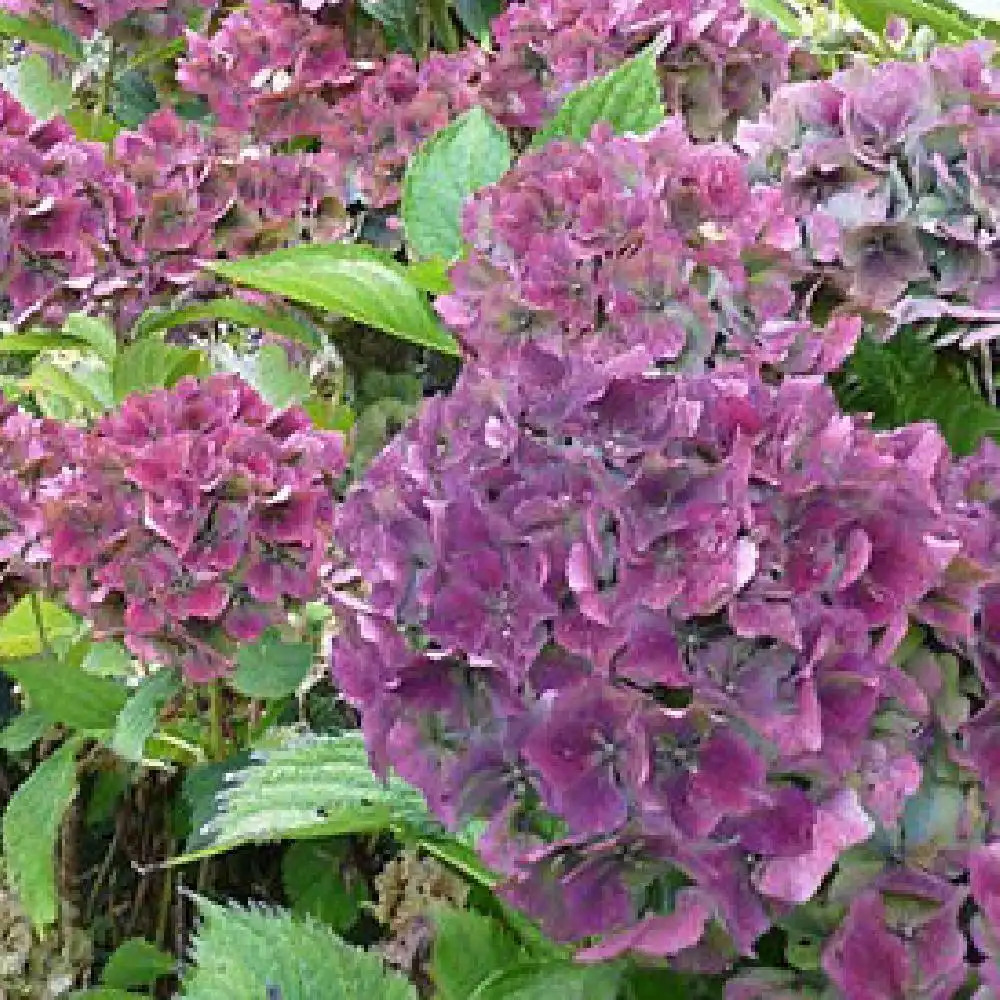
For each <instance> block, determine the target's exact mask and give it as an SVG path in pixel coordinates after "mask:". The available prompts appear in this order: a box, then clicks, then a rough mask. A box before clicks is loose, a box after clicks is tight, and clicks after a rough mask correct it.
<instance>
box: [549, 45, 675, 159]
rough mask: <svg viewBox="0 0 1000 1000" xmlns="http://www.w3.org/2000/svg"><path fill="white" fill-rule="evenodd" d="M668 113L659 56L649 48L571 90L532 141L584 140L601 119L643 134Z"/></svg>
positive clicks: (619, 129) (621, 131)
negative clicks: (662, 91)
mask: <svg viewBox="0 0 1000 1000" xmlns="http://www.w3.org/2000/svg"><path fill="white" fill-rule="evenodd" d="M665 114H666V112H665V111H664V108H663V97H662V93H661V91H660V78H659V76H658V75H657V72H656V56H655V54H654V52H653V51H652V50H647V51H645V52H641V53H640V54H639V55H637V56H634V57H633V58H631V59H629V60H628V61H627V62H624V63H622V64H621V66H618V67H616V68H615V69H613V70H612V71H611V72H610V73H607V74H605V75H604V76H600V77H598V78H597V79H596V80H593V81H591V82H590V83H588V84H586V85H585V86H583V87H580V88H579V89H578V90H574V91H573V93H571V94H569V95H568V96H567V97H566V99H565V100H564V101H563V104H562V107H561V108H560V109H559V110H558V111H557V112H556V114H555V117H554V118H553V119H552V121H550V122H549V123H548V125H546V126H545V128H543V129H542V130H541V131H540V132H538V133H537V134H536V135H535V138H534V140H533V142H532V144H531V145H532V148H537V147H539V146H543V145H544V144H545V143H546V142H549V141H550V140H552V139H572V140H573V141H574V142H583V140H584V139H586V138H587V136H589V135H590V131H591V129H592V128H593V127H594V126H595V125H596V124H597V123H598V122H607V123H608V124H609V125H611V127H612V128H613V129H614V130H615V132H617V133H618V134H619V135H622V134H625V133H627V132H633V133H635V134H637V135H641V134H642V133H644V132H649V131H650V130H651V129H654V128H656V126H657V125H659V124H660V122H662V121H663V119H664V116H665Z"/></svg>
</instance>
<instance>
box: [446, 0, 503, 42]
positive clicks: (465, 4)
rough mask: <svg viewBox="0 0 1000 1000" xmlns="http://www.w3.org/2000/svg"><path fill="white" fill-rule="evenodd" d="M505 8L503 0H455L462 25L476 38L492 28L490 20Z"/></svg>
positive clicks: (456, 10) (456, 11)
mask: <svg viewBox="0 0 1000 1000" xmlns="http://www.w3.org/2000/svg"><path fill="white" fill-rule="evenodd" d="M502 10H503V0H455V13H456V14H458V19H459V20H460V21H461V22H462V27H463V28H465V30H466V31H467V32H468V33H469V34H470V35H472V37H473V38H475V39H481V38H482V37H483V36H484V35H486V34H487V33H488V32H489V30H490V21H492V20H493V18H495V17H496V16H497V14H499V13H500V11H502Z"/></svg>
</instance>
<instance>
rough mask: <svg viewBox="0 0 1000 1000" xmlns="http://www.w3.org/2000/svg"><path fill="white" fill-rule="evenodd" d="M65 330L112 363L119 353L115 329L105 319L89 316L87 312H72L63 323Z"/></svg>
mask: <svg viewBox="0 0 1000 1000" xmlns="http://www.w3.org/2000/svg"><path fill="white" fill-rule="evenodd" d="M63 331H64V332H65V333H67V334H69V336H71V337H73V338H75V339H76V340H78V341H79V342H80V343H81V344H86V345H88V346H89V347H91V348H93V350H94V353H95V354H96V355H97V356H98V357H99V358H102V359H103V360H104V361H107V362H108V364H111V363H112V362H113V361H114V359H115V355H116V354H117V353H118V341H117V340H116V339H115V331H114V330H112V329H111V325H110V324H109V323H108V321H107V320H105V319H100V318H98V317H97V316H87V315H86V314H85V313H70V314H69V316H67V317H66V321H65V322H64V323H63Z"/></svg>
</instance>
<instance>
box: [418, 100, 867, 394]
mask: <svg viewBox="0 0 1000 1000" xmlns="http://www.w3.org/2000/svg"><path fill="white" fill-rule="evenodd" d="M781 206H782V199H781V194H780V191H778V190H777V189H776V188H774V187H773V186H772V187H756V188H751V185H750V183H749V175H748V172H747V168H746V164H745V162H744V160H743V159H742V158H741V157H740V156H739V154H738V153H737V152H736V151H735V150H733V149H732V148H731V147H729V146H727V145H725V144H723V143H701V144H696V143H693V142H692V141H691V140H690V139H689V138H688V136H687V133H686V132H685V129H684V125H683V122H682V121H681V120H680V119H679V118H674V119H671V120H670V121H668V122H666V123H665V124H664V125H663V126H661V127H660V128H658V129H656V130H655V131H653V132H652V133H650V134H649V135H647V136H644V137H642V138H641V139H620V138H615V137H614V136H612V135H611V133H610V131H609V130H607V129H603V128H601V129H597V130H595V132H594V135H593V136H592V137H591V139H590V140H589V141H588V142H586V143H584V144H583V145H581V146H578V145H576V144H573V143H562V142H557V143H550V144H548V145H546V146H545V147H544V148H543V149H542V150H540V151H538V152H535V153H529V154H526V155H525V156H523V157H522V158H521V160H520V161H519V162H518V163H517V165H516V166H515V167H514V168H513V169H512V170H511V171H510V172H509V173H508V174H507V175H506V177H504V178H503V180H501V181H500V183H498V184H496V185H494V186H493V187H491V188H489V189H488V190H486V191H484V192H482V193H481V194H480V195H478V196H477V197H475V198H474V199H471V200H470V201H469V202H468V203H467V206H466V211H465V239H466V242H467V243H468V245H469V247H470V252H469V254H468V255H467V256H466V257H465V258H464V259H463V260H462V261H461V262H460V263H458V264H457V265H456V266H455V267H454V268H453V269H452V275H451V277H452V283H453V285H454V291H453V292H452V293H451V294H448V295H444V296H440V297H439V298H438V300H437V309H438V311H439V312H440V314H441V316H442V317H443V318H444V319H445V320H446V322H447V323H448V325H449V326H450V327H452V329H454V330H455V331H456V333H457V335H458V336H459V337H460V339H461V340H462V342H463V344H464V345H465V347H466V348H467V349H468V350H469V351H470V352H471V353H472V354H474V355H476V356H478V357H479V358H480V359H482V360H487V359H489V358H491V357H493V356H495V355H496V353H497V352H500V353H501V354H502V353H503V352H504V351H505V350H506V349H508V348H509V346H510V345H511V344H513V343H516V342H519V341H525V340H529V339H530V340H532V341H535V342H539V343H545V344H549V345H560V346H559V348H558V349H559V350H566V351H579V350H583V351H586V353H587V354H588V356H590V357H591V358H596V357H601V358H604V359H606V360H607V361H608V362H609V363H610V362H612V361H613V362H614V363H615V364H617V365H619V366H626V367H628V368H631V369H632V370H640V371H641V370H643V369H644V368H645V367H648V366H650V365H654V364H658V363H669V364H672V365H675V366H676V365H679V366H681V367H683V368H684V369H685V370H699V369H701V368H703V367H704V365H705V364H706V362H707V361H708V360H709V359H711V361H712V363H713V364H714V365H715V367H716V368H720V367H727V366H736V367H738V368H739V370H741V371H742V370H746V369H747V368H751V367H752V368H757V369H759V368H761V367H764V366H767V367H769V368H772V369H773V368H778V367H780V368H782V369H783V370H786V371H789V372H798V373H800V374H802V373H807V372H818V373H825V372H830V371H833V370H835V369H836V368H838V367H839V366H840V364H841V362H842V361H843V359H844V358H845V357H846V356H847V354H849V353H850V351H851V350H852V349H853V347H854V344H855V342H856V340H857V338H858V336H859V334H860V332H861V323H860V321H859V320H857V319H856V318H853V317H850V316H847V315H835V316H833V317H832V318H830V319H828V321H827V322H826V323H825V324H824V325H823V326H822V327H819V326H817V325H816V324H814V323H812V322H811V321H810V320H809V318H808V314H807V313H805V311H804V310H798V309H797V308H796V307H797V299H796V295H795V293H794V289H793V281H794V280H795V279H796V278H797V274H796V272H795V269H794V267H792V266H790V265H789V263H788V259H787V258H788V252H789V250H790V249H792V248H794V247H795V246H797V244H798V233H797V230H796V228H795V222H794V219H792V220H787V219H786V218H785V217H784V215H783V214H782V210H781ZM776 207H777V209H778V210H777V212H776V211H775V209H776ZM751 251H752V253H753V270H751V267H750V264H749V257H750V252H751Z"/></svg>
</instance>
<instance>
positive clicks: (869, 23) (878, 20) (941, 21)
mask: <svg viewBox="0 0 1000 1000" xmlns="http://www.w3.org/2000/svg"><path fill="white" fill-rule="evenodd" d="M842 2H843V4H844V7H846V8H847V10H849V11H850V12H851V13H852V14H853V15H854V16H855V17H856V18H857V19H858V20H859V21H860V22H861V23H862V24H863V25H864V26H865V27H866V28H868V29H869V31H875V32H878V33H879V34H882V33H883V32H884V31H885V28H886V24H887V22H888V20H889V18H890V17H903V18H905V19H906V20H907V21H909V23H910V24H911V25H913V26H915V27H918V26H920V25H922V24H925V25H927V27H929V28H933V29H934V33H935V34H936V35H937V37H938V39H939V40H940V41H942V42H967V41H971V40H972V39H974V38H976V37H977V36H978V35H979V34H980V33H981V27H982V25H981V22H978V21H977V19H975V18H973V17H971V16H970V15H968V14H966V13H964V12H963V11H962V10H961V9H959V8H956V7H955V6H954V5H953V4H951V3H949V2H948V0H842Z"/></svg>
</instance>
